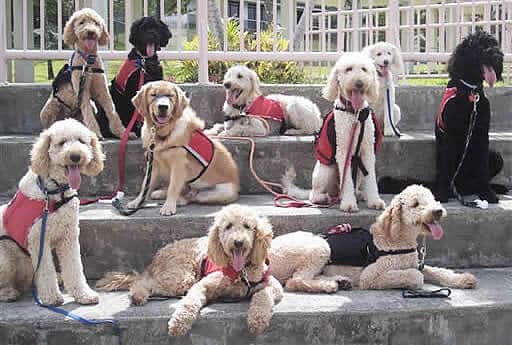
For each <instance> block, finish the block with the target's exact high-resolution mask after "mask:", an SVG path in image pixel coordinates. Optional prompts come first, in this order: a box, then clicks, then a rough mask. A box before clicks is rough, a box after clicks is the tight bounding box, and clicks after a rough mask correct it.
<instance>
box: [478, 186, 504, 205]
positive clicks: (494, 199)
mask: <svg viewBox="0 0 512 345" xmlns="http://www.w3.org/2000/svg"><path fill="white" fill-rule="evenodd" d="M478 197H479V198H480V199H482V200H487V202H488V203H489V204H497V203H498V201H499V200H500V199H499V198H498V196H497V195H496V193H495V192H494V191H493V190H492V189H491V188H488V189H487V190H486V191H485V192H483V193H480V194H478Z"/></svg>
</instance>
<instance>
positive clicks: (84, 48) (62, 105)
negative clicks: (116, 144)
mask: <svg viewBox="0 0 512 345" xmlns="http://www.w3.org/2000/svg"><path fill="white" fill-rule="evenodd" d="M108 38H109V34H108V32H107V28H106V26H105V22H104V21H103V18H101V16H100V15H99V14H98V13H96V11H94V10H92V9H90V8H84V9H81V10H80V11H77V12H75V13H73V15H72V16H71V18H69V20H68V22H67V23H66V26H65V27H64V43H66V44H67V45H68V46H71V47H73V48H74V52H73V54H72V55H71V58H70V60H69V63H68V64H66V65H64V67H63V68H62V69H61V70H60V71H59V74H58V75H57V77H56V78H55V80H54V82H53V84H52V89H53V90H52V93H51V94H50V97H49V98H48V101H47V102H46V104H45V105H44V107H43V109H42V110H41V113H40V118H41V123H42V125H43V127H44V128H48V127H50V126H51V125H52V124H53V123H54V122H55V121H58V120H62V119H64V118H68V117H72V118H75V119H78V120H81V121H82V122H83V123H84V124H85V125H86V126H87V127H88V128H89V129H90V130H92V131H93V132H94V133H95V134H96V136H97V137H98V138H100V139H101V138H102V136H101V131H100V127H99V125H98V122H97V121H96V116H95V109H94V106H93V104H92V103H91V101H94V102H95V103H97V104H98V105H99V106H101V107H102V108H103V109H104V111H105V115H106V117H107V119H108V125H109V127H110V130H111V131H112V133H113V134H114V135H115V136H116V137H118V138H120V137H121V135H122V134H123V132H124V129H125V128H124V126H123V124H122V122H121V120H120V119H119V116H118V115H117V113H116V110H115V107H114V105H113V103H112V98H111V97H110V93H109V91H108V87H107V78H106V76H105V71H104V68H103V61H102V60H101V57H99V56H98V46H100V45H104V44H107V42H108ZM131 138H135V135H132V136H131Z"/></svg>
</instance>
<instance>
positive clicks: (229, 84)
mask: <svg viewBox="0 0 512 345" xmlns="http://www.w3.org/2000/svg"><path fill="white" fill-rule="evenodd" d="M224 87H225V88H226V89H230V88H231V83H230V82H229V81H227V82H225V83H224Z"/></svg>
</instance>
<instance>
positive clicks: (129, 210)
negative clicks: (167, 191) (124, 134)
mask: <svg viewBox="0 0 512 345" xmlns="http://www.w3.org/2000/svg"><path fill="white" fill-rule="evenodd" d="M155 136H156V128H155V127H153V128H151V144H150V145H149V148H148V151H147V154H146V174H145V175H144V180H143V182H142V189H141V191H140V193H139V195H138V196H137V198H136V200H137V199H138V202H137V205H135V207H126V206H125V205H122V204H121V199H120V198H114V199H113V200H112V206H114V207H115V208H116V209H117V210H118V211H119V213H120V214H122V215H123V216H131V215H132V214H134V213H135V212H137V211H138V210H140V209H141V208H142V205H143V204H144V202H145V201H146V197H147V195H148V192H149V185H150V183H151V176H152V174H153V160H154V150H155Z"/></svg>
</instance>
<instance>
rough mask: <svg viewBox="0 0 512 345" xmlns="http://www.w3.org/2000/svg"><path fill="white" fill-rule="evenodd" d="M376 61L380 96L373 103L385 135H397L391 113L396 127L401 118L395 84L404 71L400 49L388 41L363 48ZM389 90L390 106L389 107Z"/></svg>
mask: <svg viewBox="0 0 512 345" xmlns="http://www.w3.org/2000/svg"><path fill="white" fill-rule="evenodd" d="M363 53H365V54H367V55H368V56H369V57H370V58H371V59H372V60H373V62H374V63H375V67H376V69H377V74H378V75H379V98H378V99H377V100H376V101H375V102H372V103H371V106H372V107H373V109H374V110H375V114H376V116H377V119H378V120H379V125H380V128H384V135H385V136H393V135H397V134H399V133H400V132H398V130H397V132H396V133H395V131H394V130H393V127H392V123H391V121H390V116H389V113H390V111H391V119H392V120H393V125H394V126H395V129H396V128H397V127H396V126H397V124H398V122H399V121H400V119H401V113H400V107H399V106H398V105H397V104H396V103H395V85H396V83H398V76H399V74H400V73H403V71H404V63H403V61H402V56H401V54H400V50H399V49H398V48H397V47H396V46H395V45H393V44H391V43H388V42H378V43H375V44H372V45H370V46H367V47H365V48H364V49H363ZM388 91H389V107H388V100H387V98H388Z"/></svg>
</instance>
